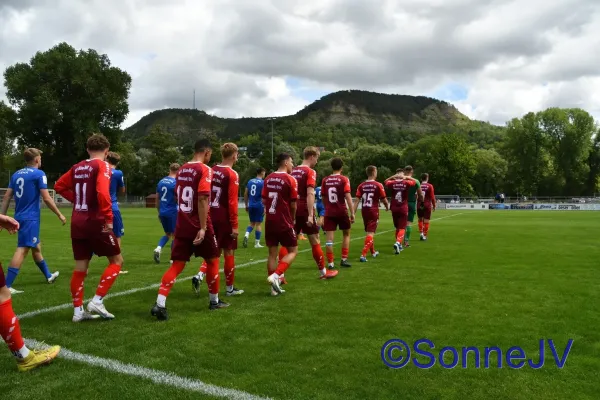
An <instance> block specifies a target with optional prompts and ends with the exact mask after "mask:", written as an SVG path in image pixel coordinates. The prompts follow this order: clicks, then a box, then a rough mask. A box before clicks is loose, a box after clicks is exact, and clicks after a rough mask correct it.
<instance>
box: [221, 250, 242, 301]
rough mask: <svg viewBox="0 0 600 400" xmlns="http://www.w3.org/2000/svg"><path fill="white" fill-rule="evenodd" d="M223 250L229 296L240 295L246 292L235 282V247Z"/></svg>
mask: <svg viewBox="0 0 600 400" xmlns="http://www.w3.org/2000/svg"><path fill="white" fill-rule="evenodd" d="M231 247H233V246H230V248H229V249H226V250H223V254H224V256H223V259H224V262H223V271H224V272H225V284H226V285H227V293H226V295H227V296H239V295H241V294H243V293H244V291H243V290H242V289H238V288H236V287H235V286H234V283H235V249H233V248H231Z"/></svg>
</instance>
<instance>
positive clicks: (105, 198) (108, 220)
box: [96, 161, 113, 231]
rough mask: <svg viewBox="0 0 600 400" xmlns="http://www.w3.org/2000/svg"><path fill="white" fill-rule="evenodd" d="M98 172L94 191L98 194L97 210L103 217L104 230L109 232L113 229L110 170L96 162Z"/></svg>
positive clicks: (103, 163) (100, 162)
mask: <svg viewBox="0 0 600 400" xmlns="http://www.w3.org/2000/svg"><path fill="white" fill-rule="evenodd" d="M98 165H99V170H98V174H97V175H96V191H97V192H98V194H97V197H98V208H99V211H100V215H102V216H103V217H104V224H105V227H104V229H105V230H106V231H110V230H112V228H113V213H112V201H111V200H110V175H111V172H110V168H109V167H108V164H107V163H106V162H103V161H98Z"/></svg>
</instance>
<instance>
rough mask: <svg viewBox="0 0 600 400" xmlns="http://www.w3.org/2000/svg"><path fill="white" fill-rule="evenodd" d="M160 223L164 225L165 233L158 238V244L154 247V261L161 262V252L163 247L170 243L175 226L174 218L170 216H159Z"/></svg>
mask: <svg viewBox="0 0 600 400" xmlns="http://www.w3.org/2000/svg"><path fill="white" fill-rule="evenodd" d="M158 219H159V220H160V224H161V225H162V228H163V232H164V235H163V236H161V238H160V239H159V240H158V245H157V246H156V248H155V249H154V262H155V263H157V264H160V254H161V253H162V249H163V247H165V246H166V245H167V243H169V239H171V238H172V237H173V232H174V231H175V226H171V225H173V222H172V220H173V218H172V217H170V216H159V217H158Z"/></svg>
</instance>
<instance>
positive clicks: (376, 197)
mask: <svg viewBox="0 0 600 400" xmlns="http://www.w3.org/2000/svg"><path fill="white" fill-rule="evenodd" d="M376 179H377V167H375V166H374V165H369V166H368V167H367V180H366V181H364V182H363V183H361V184H360V185H359V186H358V188H357V189H356V199H355V200H354V214H355V215H356V210H357V209H358V204H359V203H360V204H361V214H362V219H363V223H364V225H365V232H366V233H367V236H365V245H364V247H363V251H362V254H361V257H360V262H367V253H368V252H369V251H370V252H371V255H372V256H373V257H377V256H378V255H379V252H378V251H375V232H376V231H377V225H378V224H379V202H382V203H383V205H384V206H385V211H387V210H388V207H389V205H388V201H387V197H385V189H384V188H383V185H382V184H381V183H379V182H377V181H376Z"/></svg>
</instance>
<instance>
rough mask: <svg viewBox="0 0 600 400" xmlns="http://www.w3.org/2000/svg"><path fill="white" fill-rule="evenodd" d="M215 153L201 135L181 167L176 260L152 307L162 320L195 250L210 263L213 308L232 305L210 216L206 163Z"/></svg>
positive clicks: (173, 254) (209, 177) (173, 253)
mask: <svg viewBox="0 0 600 400" xmlns="http://www.w3.org/2000/svg"><path fill="white" fill-rule="evenodd" d="M211 155H212V145H211V144H210V141H209V140H207V139H200V140H198V141H197V142H196V143H195V145H194V158H193V159H192V161H189V162H187V163H186V164H184V165H183V166H182V167H181V168H180V169H179V171H177V177H176V180H177V184H176V187H175V193H176V195H177V204H178V205H179V211H178V212H177V224H176V226H175V234H174V236H175V239H174V240H173V249H172V250H171V260H172V264H171V267H170V268H169V269H168V270H167V272H165V274H164V275H163V277H162V281H161V284H160V288H159V289H158V297H157V298H156V304H155V305H154V307H152V310H151V311H150V313H151V314H152V315H153V316H154V317H156V318H157V319H158V320H162V321H164V320H166V319H168V314H167V308H166V302H167V296H168V295H169V292H170V291H171V288H172V287H173V284H175V280H176V279H177V277H178V276H179V274H181V272H182V271H183V269H184V268H185V264H186V263H187V262H188V261H190V257H191V256H192V254H193V255H194V256H195V257H202V258H204V260H205V261H206V263H207V265H208V270H207V273H206V274H207V276H208V279H207V280H206V281H207V284H208V292H209V297H210V303H209V305H208V307H209V309H210V310H216V309H219V308H223V307H227V306H229V304H227V303H224V302H222V301H221V300H220V299H219V245H218V243H217V238H216V236H215V233H214V231H213V226H212V223H211V221H210V216H209V200H210V191H211V183H212V169H210V168H209V167H208V166H207V165H206V164H207V163H209V162H210V157H211Z"/></svg>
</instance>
